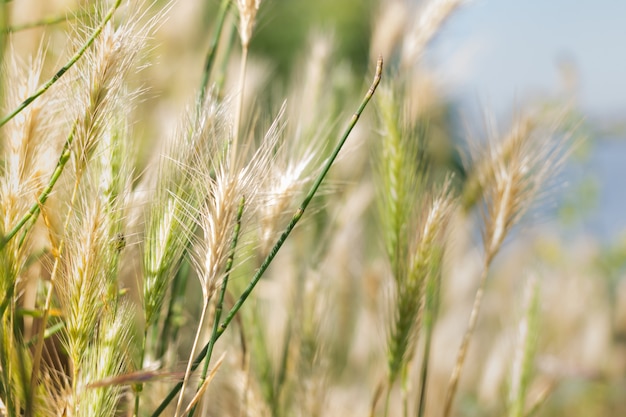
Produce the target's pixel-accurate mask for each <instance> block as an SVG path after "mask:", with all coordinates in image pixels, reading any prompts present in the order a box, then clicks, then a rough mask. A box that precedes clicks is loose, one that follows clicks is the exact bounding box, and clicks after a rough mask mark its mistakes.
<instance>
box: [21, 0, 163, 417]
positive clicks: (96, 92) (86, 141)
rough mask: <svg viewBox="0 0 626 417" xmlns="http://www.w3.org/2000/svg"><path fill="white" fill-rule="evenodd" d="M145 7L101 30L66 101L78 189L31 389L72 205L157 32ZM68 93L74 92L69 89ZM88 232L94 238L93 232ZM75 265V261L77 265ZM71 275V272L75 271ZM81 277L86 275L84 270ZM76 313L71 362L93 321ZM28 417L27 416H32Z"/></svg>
mask: <svg viewBox="0 0 626 417" xmlns="http://www.w3.org/2000/svg"><path fill="white" fill-rule="evenodd" d="M141 7H143V3H139V5H138V7H137V9H134V10H133V13H131V15H130V16H127V21H126V22H125V23H123V24H122V25H121V26H119V27H118V28H117V29H114V28H113V25H112V23H111V22H108V23H107V24H106V25H105V26H104V27H103V28H102V32H101V33H100V34H101V36H100V37H99V38H98V39H97V40H96V42H95V43H94V45H93V48H92V49H90V50H89V52H88V53H87V54H86V55H85V57H84V60H83V61H81V62H80V65H79V73H80V74H79V77H78V79H77V80H76V82H75V83H72V85H71V87H77V88H78V91H77V92H76V95H75V96H73V97H71V98H69V99H68V101H69V102H70V103H71V104H70V106H72V111H71V116H70V118H71V119H72V120H73V122H72V128H71V132H70V134H69V136H68V139H67V142H66V150H67V151H69V150H70V146H72V149H71V150H72V152H71V155H72V157H73V158H72V161H73V165H74V172H73V175H74V178H73V182H74V185H73V190H72V191H71V197H70V200H69V203H68V208H67V212H66V213H65V221H64V222H63V223H64V226H63V229H62V230H61V233H60V235H61V240H60V241H59V243H58V244H53V251H54V253H55V262H54V266H53V269H52V273H51V276H50V283H51V288H50V290H49V291H48V294H47V296H46V300H45V305H44V315H43V318H42V326H41V328H40V330H39V335H38V340H37V346H36V348H35V354H34V360H33V366H34V369H33V375H32V379H31V385H32V386H33V387H34V386H35V385H36V384H37V373H38V371H39V365H40V361H41V355H42V349H43V332H44V331H45V327H46V323H47V319H48V314H49V310H50V307H51V302H52V294H53V292H54V288H55V285H56V280H57V276H58V274H59V267H60V263H61V260H62V258H63V251H64V246H65V244H66V239H67V238H68V237H70V238H71V235H67V236H66V235H65V233H67V232H70V231H69V230H68V225H69V224H70V221H71V220H72V217H73V214H74V213H73V211H74V205H75V203H76V199H77V197H78V195H79V187H80V184H81V181H82V177H83V174H84V173H85V171H86V169H87V166H88V164H89V162H90V160H91V158H92V154H93V152H94V150H95V149H96V148H97V146H98V143H99V140H100V139H101V137H102V135H104V134H105V132H106V131H107V130H108V129H110V128H111V125H110V121H111V120H115V117H116V112H117V111H123V110H124V103H125V102H126V100H128V99H130V98H131V97H132V95H131V96H130V97H129V95H128V94H127V91H126V83H125V81H126V77H127V76H128V74H129V73H130V71H132V70H136V69H137V66H136V65H137V61H138V58H139V55H140V53H141V52H142V50H143V45H144V43H145V42H146V38H147V36H148V33H149V32H150V31H151V30H152V29H153V27H154V25H155V23H156V21H157V19H156V18H153V19H148V20H147V22H144V19H143V18H144V14H143V13H145V11H144V10H142V9H141ZM71 87H70V88H71ZM69 91H72V90H71V89H70V90H69ZM118 106H121V107H118ZM126 110H127V108H126ZM64 152H65V151H64ZM101 209H102V207H98V208H97V209H95V212H94V213H91V214H90V216H92V218H91V219H90V220H91V221H94V222H96V223H98V224H100V223H102V220H97V221H96V219H97V218H98V216H99V214H97V213H99V212H100V211H101ZM90 210H92V209H91V208H90V209H87V211H90ZM87 227H90V226H87ZM90 233H95V230H93V231H92V232H90ZM99 233H104V232H99ZM88 236H91V235H88ZM94 238H95V237H94ZM86 250H91V251H96V250H97V248H94V247H91V248H86ZM96 258H97V257H96ZM73 261H74V262H77V261H76V260H73ZM78 265H80V262H78ZM79 267H81V266H79ZM99 267H100V266H98V265H94V266H90V268H95V269H94V270H95V271H97V269H98V268H99ZM69 270H70V271H71V266H70V268H69ZM82 272H83V273H86V272H85V271H82ZM98 273H99V272H96V274H98ZM85 278H91V277H88V276H84V277H76V279H78V280H79V281H80V280H81V279H85ZM68 285H69V290H68V289H66V291H67V292H66V294H68V295H69V298H68V299H69V300H70V301H71V302H75V301H76V300H72V299H71V298H72V291H73V289H72V288H71V287H73V286H74V285H79V286H80V285H89V284H86V283H85V282H75V283H71V284H68ZM90 296H91V295H90ZM74 307H75V306H74ZM70 310H71V309H70ZM75 313H76V316H75V317H74V318H73V319H75V320H76V322H75V323H74V324H75V325H76V327H75V328H74V329H73V331H75V332H77V333H76V334H75V335H73V336H76V338H74V339H70V342H69V344H70V346H71V347H72V349H74V352H72V354H73V355H74V356H73V357H71V359H72V360H79V359H80V355H81V353H80V352H81V349H83V348H84V347H85V346H84V343H85V340H86V339H88V335H85V334H80V333H81V332H83V331H87V329H86V328H84V326H87V325H89V324H93V321H92V320H91V319H90V318H89V317H90V315H91V314H93V312H89V311H86V312H85V313H84V316H85V317H83V313H80V312H75ZM73 336H72V337H73ZM70 356H72V355H70ZM73 366H75V368H74V372H76V369H77V367H78V366H79V362H75V363H73ZM75 376H76V375H75ZM73 383H76V379H75V378H74V379H73ZM27 414H29V413H28V411H27Z"/></svg>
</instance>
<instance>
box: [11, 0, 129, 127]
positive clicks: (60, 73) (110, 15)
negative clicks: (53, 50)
mask: <svg viewBox="0 0 626 417" xmlns="http://www.w3.org/2000/svg"><path fill="white" fill-rule="evenodd" d="M121 3H122V0H116V1H115V3H113V6H111V8H110V9H109V11H108V12H107V14H106V15H105V16H104V19H102V22H101V23H100V25H98V27H97V28H96V29H95V30H94V31H93V33H92V34H91V36H90V37H89V39H87V41H86V42H85V43H84V44H83V46H82V47H81V48H80V49H79V50H78V51H76V53H75V54H74V56H72V58H70V60H69V61H68V62H67V63H66V64H65V65H64V66H63V67H61V69H60V70H58V71H57V72H56V73H55V74H54V75H53V76H52V77H51V78H50V79H49V80H48V81H47V82H46V83H45V84H43V85H42V86H41V87H39V89H38V90H37V91H35V92H34V93H33V94H32V95H31V96H29V97H28V98H26V100H24V101H23V102H22V104H20V105H19V106H17V108H16V109H15V110H13V111H12V112H11V113H9V114H8V115H6V116H5V117H4V118H2V120H0V127H2V126H4V125H5V124H7V123H8V122H9V121H10V120H11V119H13V118H14V117H15V116H17V115H18V114H19V113H20V112H21V111H22V110H24V109H25V108H26V107H28V106H29V105H30V104H31V103H32V102H33V101H35V100H36V99H37V98H38V97H39V96H41V95H42V94H43V93H45V92H46V91H48V89H49V88H50V87H52V86H53V85H54V84H55V83H56V82H57V81H59V79H60V78H61V77H62V76H63V74H65V73H66V72H67V71H68V70H69V69H70V68H72V66H73V65H74V64H75V63H76V62H77V61H78V60H79V59H80V58H81V57H82V56H83V55H84V54H85V52H86V51H87V49H88V48H89V47H90V46H91V45H92V44H93V43H94V41H95V40H96V38H97V37H98V36H99V35H100V33H101V32H102V30H103V29H104V27H105V26H106V24H107V23H108V22H109V21H110V20H111V19H112V18H113V15H114V14H115V11H116V10H117V8H118V7H119V6H120V4H121Z"/></svg>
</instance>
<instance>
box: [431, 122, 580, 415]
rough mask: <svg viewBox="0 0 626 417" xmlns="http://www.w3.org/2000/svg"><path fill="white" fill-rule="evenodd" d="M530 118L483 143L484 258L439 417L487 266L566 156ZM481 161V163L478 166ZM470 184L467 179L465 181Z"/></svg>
mask: <svg viewBox="0 0 626 417" xmlns="http://www.w3.org/2000/svg"><path fill="white" fill-rule="evenodd" d="M534 126H535V123H534V122H533V120H532V119H524V118H523V119H521V121H520V122H519V123H517V124H515V125H514V126H513V128H512V129H511V132H510V133H509V134H508V135H507V136H506V137H505V138H504V140H503V141H501V142H500V143H494V142H493V141H488V142H487V144H486V148H485V149H484V151H483V152H482V158H484V159H482V158H481V159H479V162H478V163H476V164H475V166H476V167H478V169H477V171H475V173H474V175H476V178H477V180H476V181H478V184H479V186H478V188H479V189H480V190H481V199H482V206H481V208H482V213H483V223H484V229H483V247H484V260H483V268H482V273H481V276H480V280H479V285H478V290H477V291H476V296H475V298H474V304H473V306H472V310H471V313H470V317H469V322H468V326H467V329H466V331H465V334H464V336H463V339H462V341H461V346H460V347H459V351H458V356H457V360H456V363H455V365H454V368H453V371H452V374H451V377H450V381H449V384H448V389H447V392H446V399H445V402H444V411H443V416H444V417H448V416H449V415H450V412H451V409H452V403H453V399H454V395H455V393H456V390H457V386H458V382H459V379H460V376H461V370H462V368H463V364H464V362H465V357H466V355H467V351H468V348H469V343H470V340H471V337H472V335H473V332H474V329H475V327H476V323H477V321H478V314H479V312H480V306H481V303H482V298H483V295H484V291H485V285H486V282H487V275H488V271H489V268H490V265H491V263H492V261H493V259H494V257H495V256H496V254H497V253H498V252H499V251H500V248H501V247H502V244H503V242H504V239H505V238H506V236H507V235H508V233H509V232H510V231H511V229H512V228H513V227H514V226H515V225H516V224H517V223H518V222H519V221H520V219H521V218H522V216H523V215H524V214H525V213H526V212H527V211H528V210H529V208H530V207H531V205H532V204H533V202H534V200H535V199H536V198H537V196H538V195H539V192H540V191H541V190H542V189H543V187H544V186H545V184H546V182H547V181H548V180H550V179H551V178H553V177H554V175H555V174H556V173H558V171H559V169H560V168H561V166H562V164H563V161H564V158H565V156H567V154H568V152H569V148H568V143H567V139H568V136H567V135H566V136H565V137H563V136H561V137H559V136H558V135H557V133H556V129H554V128H553V127H548V129H547V130H545V129H544V130H542V129H541V128H540V126H537V127H535V128H533V127H534ZM481 161H482V162H481ZM468 184H469V185H470V186H471V185H472V184H473V183H472V181H471V180H470V181H468Z"/></svg>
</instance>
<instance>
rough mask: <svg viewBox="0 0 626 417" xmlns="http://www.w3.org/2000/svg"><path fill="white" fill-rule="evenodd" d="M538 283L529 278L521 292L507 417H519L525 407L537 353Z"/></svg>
mask: <svg viewBox="0 0 626 417" xmlns="http://www.w3.org/2000/svg"><path fill="white" fill-rule="evenodd" d="M539 292H540V289H539V282H538V280H537V278H536V277H534V276H531V277H530V278H529V279H528V281H527V282H526V286H525V291H524V314H523V316H522V318H521V320H520V322H519V324H518V334H517V342H516V344H515V354H514V356H513V363H512V367H511V385H510V386H509V396H508V410H509V413H508V414H509V417H523V416H525V415H527V414H526V409H527V408H526V407H527V405H528V403H527V401H526V398H527V393H528V389H529V388H530V383H531V378H532V375H533V373H534V372H533V371H534V367H535V354H536V352H537V335H538V333H539V304H540V294H539Z"/></svg>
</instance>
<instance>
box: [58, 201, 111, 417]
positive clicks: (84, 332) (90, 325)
mask: <svg viewBox="0 0 626 417" xmlns="http://www.w3.org/2000/svg"><path fill="white" fill-rule="evenodd" d="M91 194H92V193H87V195H85V196H82V198H83V199H85V200H84V204H81V205H83V206H84V208H83V209H82V210H81V212H82V211H83V210H84V212H82V213H77V215H76V216H74V217H73V221H72V222H71V223H70V225H69V229H68V230H67V233H68V235H67V236H68V237H67V239H68V241H67V250H66V256H65V259H67V263H66V265H65V268H64V269H65V270H64V271H63V272H62V273H61V274H60V276H59V281H58V285H57V286H58V292H59V303H60V306H61V309H62V311H63V317H64V318H65V338H64V343H65V345H66V349H67V352H68V356H69V359H70V366H71V377H72V378H71V381H72V387H73V397H72V399H73V401H74V403H73V405H72V407H71V408H72V410H74V411H78V409H79V407H80V404H81V400H82V394H83V391H84V386H81V385H80V384H81V381H82V380H83V375H82V373H83V372H85V371H86V369H87V368H86V363H87V362H88V361H89V360H90V358H89V352H90V349H91V347H92V346H93V344H94V341H95V340H96V338H97V336H98V333H97V332H98V331H99V326H100V320H101V319H102V315H103V311H104V310H105V309H107V308H114V303H111V304H109V302H110V301H109V300H107V289H108V285H107V281H108V280H109V277H108V275H109V273H110V271H111V270H113V271H115V269H116V266H115V265H114V264H115V263H116V261H117V258H116V257H115V256H114V255H113V254H114V253H115V252H116V251H115V248H114V246H113V245H111V237H110V236H109V230H110V228H109V225H108V223H107V221H106V213H105V211H104V209H103V206H102V203H101V202H100V201H99V200H98V199H96V200H92V201H89V200H87V199H88V198H90V195H91ZM81 203H82V202H81Z"/></svg>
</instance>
